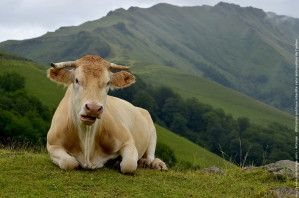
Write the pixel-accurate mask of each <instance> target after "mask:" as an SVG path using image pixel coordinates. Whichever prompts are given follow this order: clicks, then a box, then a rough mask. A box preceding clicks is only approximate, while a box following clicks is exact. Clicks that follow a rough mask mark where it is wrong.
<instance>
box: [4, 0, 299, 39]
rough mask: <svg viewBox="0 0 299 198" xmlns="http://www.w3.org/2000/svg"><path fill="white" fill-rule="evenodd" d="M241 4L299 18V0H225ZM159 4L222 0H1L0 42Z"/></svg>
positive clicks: (199, 3)
mask: <svg viewBox="0 0 299 198" xmlns="http://www.w3.org/2000/svg"><path fill="white" fill-rule="evenodd" d="M222 1H223V2H227V3H234V4H237V5H240V6H242V7H247V6H252V7H255V8H260V9H263V10H264V11H266V12H274V13H276V14H279V15H287V16H291V17H295V18H299V1H298V0H222ZM157 3H169V4H173V5H178V6H201V5H212V6H214V5H216V4H217V3H219V0H126V1H125V0H1V2H0V42H2V41H5V40H23V39H29V38H35V37H38V36H41V35H43V34H45V33H46V32H53V31H55V30H57V29H58V28H59V27H62V26H73V25H80V24H82V23H84V22H86V21H92V20H96V19H99V18H101V17H103V16H105V15H107V13H108V12H109V11H111V10H115V9H117V8H124V9H128V8H129V7H131V6H134V7H142V8H148V7H151V6H153V5H155V4H157Z"/></svg>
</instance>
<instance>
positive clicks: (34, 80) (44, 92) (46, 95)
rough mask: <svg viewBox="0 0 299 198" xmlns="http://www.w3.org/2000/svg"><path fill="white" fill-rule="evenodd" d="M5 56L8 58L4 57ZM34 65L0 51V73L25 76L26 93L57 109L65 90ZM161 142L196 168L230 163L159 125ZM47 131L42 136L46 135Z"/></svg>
mask: <svg viewBox="0 0 299 198" xmlns="http://www.w3.org/2000/svg"><path fill="white" fill-rule="evenodd" d="M4 57H5V58H4ZM38 67H43V66H40V65H38V64H36V63H34V62H31V61H28V60H25V59H24V58H22V57H19V56H17V55H14V54H11V53H7V52H0V74H2V73H4V72H12V71H14V72H17V73H19V74H21V75H23V76H24V77H25V81H26V83H25V84H26V87H25V88H26V90H27V91H28V92H29V93H30V94H32V95H34V96H36V97H37V98H38V99H40V100H41V101H43V102H44V104H46V105H48V106H50V107H52V108H56V107H57V105H58V103H59V102H60V100H61V98H62V96H63V94H64V92H65V90H64V89H63V87H62V86H58V85H56V84H55V83H53V82H52V81H50V80H49V79H48V78H47V77H46V73H45V71H43V70H41V69H39V68H38ZM157 131H158V142H159V143H162V144H164V145H167V146H169V147H170V148H171V149H172V150H173V151H175V156H176V158H177V160H178V161H184V162H187V163H189V164H191V165H194V166H200V167H209V166H212V165H217V166H219V167H224V166H227V162H226V161H225V160H224V159H222V158H221V157H219V156H217V155H215V154H213V153H211V152H209V151H207V150H205V149H203V148H202V147H200V146H198V145H196V144H194V143H192V142H190V141H189V140H187V139H185V138H182V137H179V136H177V135H175V134H174V133H172V132H170V131H168V130H166V129H164V128H162V127H160V126H158V125H157ZM46 132H47V131H44V132H43V133H46Z"/></svg>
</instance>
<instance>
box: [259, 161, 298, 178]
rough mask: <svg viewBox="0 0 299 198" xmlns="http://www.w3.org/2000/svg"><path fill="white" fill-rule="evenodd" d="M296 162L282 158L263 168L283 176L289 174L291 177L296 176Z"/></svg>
mask: <svg viewBox="0 0 299 198" xmlns="http://www.w3.org/2000/svg"><path fill="white" fill-rule="evenodd" d="M295 166H296V162H294V161H290V160H280V161H277V162H275V163H271V164H267V165H265V166H262V168H264V169H266V170H267V171H269V172H271V173H273V174H275V175H281V176H288V177H291V178H296V170H295ZM297 174H298V163H297Z"/></svg>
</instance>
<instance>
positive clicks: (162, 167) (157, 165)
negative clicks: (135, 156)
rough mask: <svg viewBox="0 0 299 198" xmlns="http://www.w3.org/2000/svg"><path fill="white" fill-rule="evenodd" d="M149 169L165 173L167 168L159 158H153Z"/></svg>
mask: <svg viewBox="0 0 299 198" xmlns="http://www.w3.org/2000/svg"><path fill="white" fill-rule="evenodd" d="M151 168H152V169H154V170H161V171H167V170H168V168H167V166H166V164H165V163H164V162H163V161H162V160H160V159H159V158H155V159H154V160H153V161H152V163H151Z"/></svg>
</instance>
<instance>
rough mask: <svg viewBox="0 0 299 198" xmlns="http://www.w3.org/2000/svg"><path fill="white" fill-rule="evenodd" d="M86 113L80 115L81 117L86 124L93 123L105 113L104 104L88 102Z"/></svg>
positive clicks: (85, 107) (85, 108)
mask: <svg viewBox="0 0 299 198" xmlns="http://www.w3.org/2000/svg"><path fill="white" fill-rule="evenodd" d="M84 112H85V114H83V115H80V119H81V121H82V122H83V123H84V124H87V125H91V124H93V123H94V122H95V121H96V119H100V118H101V115H102V113H103V106H101V105H97V104H92V103H87V104H85V106H84Z"/></svg>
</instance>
